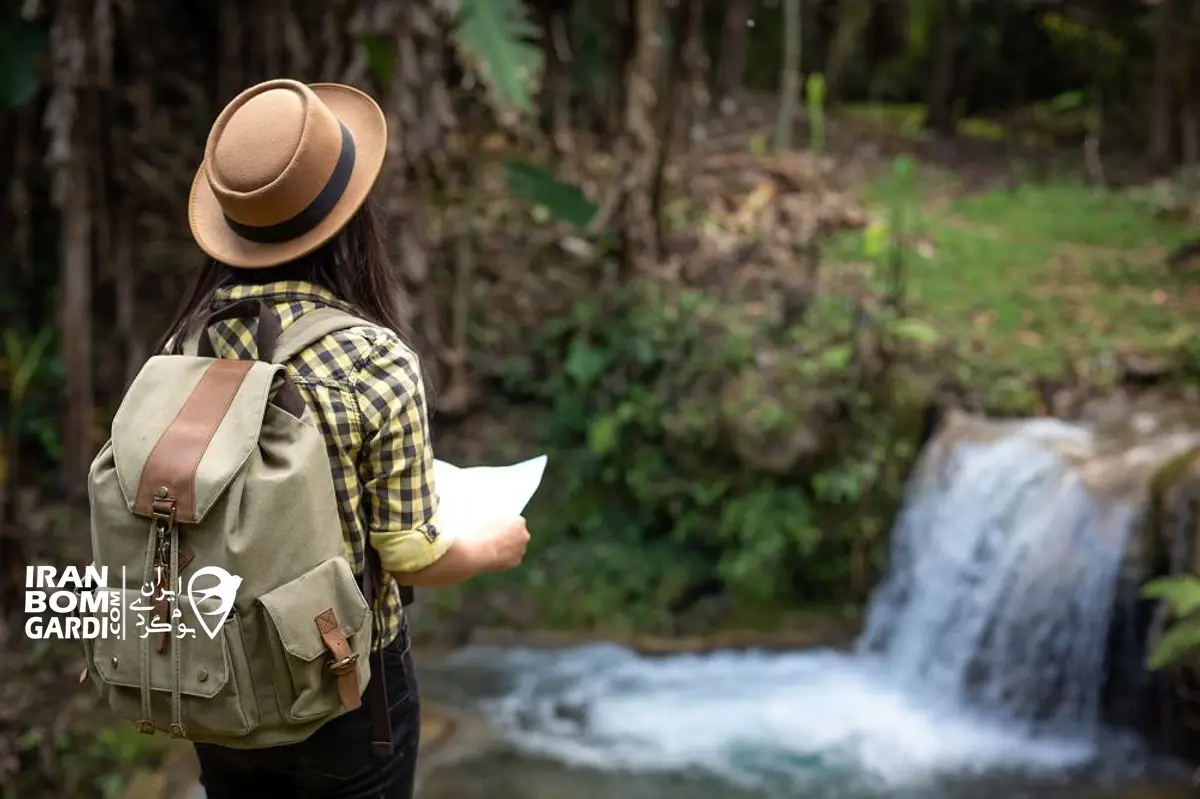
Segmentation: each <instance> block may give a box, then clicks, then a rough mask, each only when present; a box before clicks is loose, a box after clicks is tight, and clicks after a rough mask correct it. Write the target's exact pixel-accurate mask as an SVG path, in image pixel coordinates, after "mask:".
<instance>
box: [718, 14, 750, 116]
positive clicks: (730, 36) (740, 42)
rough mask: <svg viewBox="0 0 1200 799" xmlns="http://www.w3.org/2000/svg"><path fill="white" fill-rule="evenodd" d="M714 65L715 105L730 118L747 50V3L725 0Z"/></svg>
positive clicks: (735, 103)
mask: <svg viewBox="0 0 1200 799" xmlns="http://www.w3.org/2000/svg"><path fill="white" fill-rule="evenodd" d="M727 2H728V5H727V6H726V7H725V24H724V27H723V28H722V31H721V53H720V57H719V61H718V62H717V92H716V94H717V105H718V107H719V108H720V109H721V111H722V113H726V114H731V113H733V111H734V110H736V108H737V105H738V103H739V102H740V100H741V98H742V79H743V78H744V76H745V74H746V52H747V50H748V48H749V46H750V0H727Z"/></svg>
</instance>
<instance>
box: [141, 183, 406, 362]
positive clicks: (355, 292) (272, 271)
mask: <svg viewBox="0 0 1200 799" xmlns="http://www.w3.org/2000/svg"><path fill="white" fill-rule="evenodd" d="M381 227H382V225H381V223H380V221H379V219H378V213H377V212H376V210H375V208H374V206H373V205H372V204H371V202H370V201H368V202H366V203H364V204H363V206H362V208H360V209H359V211H358V213H356V214H355V215H354V216H353V217H351V219H350V221H349V222H347V223H346V226H345V227H344V228H342V230H341V231H340V232H339V233H338V234H337V235H336V236H334V237H333V238H332V239H330V240H329V241H328V242H326V243H325V244H324V245H322V246H321V247H320V248H319V249H317V250H314V251H313V252H312V253H310V254H308V255H305V256H304V257H302V258H300V259H298V260H295V261H292V262H291V263H286V264H282V265H280V266H275V267H270V268H268V269H235V268H234V267H232V266H228V265H226V264H223V263H221V262H220V261H216V260H213V259H211V258H209V259H208V260H207V261H206V262H205V263H204V265H203V266H202V267H201V268H200V271H199V273H198V274H197V275H196V276H195V278H194V279H193V280H192V283H191V285H190V286H189V287H188V289H187V291H186V293H185V294H184V297H183V301H182V302H181V303H180V304H179V308H178V309H177V310H176V311H175V318H174V319H173V320H172V321H171V324H170V325H169V326H168V327H167V330H166V332H165V333H164V334H163V337H162V340H161V341H159V343H158V347H157V349H156V352H162V351H163V350H164V349H165V348H166V346H167V343H168V342H170V340H171V338H172V337H174V336H177V335H179V334H180V333H181V332H182V331H186V330H188V329H190V328H191V327H192V326H193V325H195V324H196V323H197V322H199V321H200V318H201V317H202V316H203V315H205V314H206V313H207V312H208V309H209V305H210V304H211V302H212V298H213V293H214V292H215V291H216V290H217V288H218V287H220V286H222V285H224V284H227V283H231V282H244V283H263V282H274V281H277V280H304V281H308V282H310V283H314V284H316V285H318V286H320V287H321V288H324V289H325V290H327V291H329V292H330V293H331V294H333V295H334V296H335V297H337V298H338V299H339V300H341V301H342V302H344V303H346V304H347V305H349V306H350V307H352V308H353V309H354V310H355V311H357V312H358V313H359V314H361V315H362V316H363V318H365V319H368V320H370V321H372V322H374V323H376V324H378V325H381V326H383V327H388V328H391V329H392V330H394V331H395V332H396V333H397V334H398V335H399V336H400V337H401V338H402V339H404V340H405V341H406V342H411V340H412V337H411V335H410V331H409V329H408V325H407V324H405V322H404V319H403V317H402V316H401V314H400V310H399V302H400V298H401V291H402V289H401V286H400V281H399V280H398V279H397V278H396V272H395V270H394V269H393V268H392V266H391V264H390V263H389V261H388V257H387V248H386V246H385V245H384V241H383V236H382V231H381Z"/></svg>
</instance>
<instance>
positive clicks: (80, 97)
mask: <svg viewBox="0 0 1200 799" xmlns="http://www.w3.org/2000/svg"><path fill="white" fill-rule="evenodd" d="M91 5H92V3H89V2H86V0H67V1H66V2H64V3H63V4H62V6H61V7H60V8H59V10H58V13H57V14H56V15H55V20H54V26H53V29H52V33H51V52H52V53H53V54H54V86H55V92H54V96H53V97H52V98H51V101H50V104H49V106H48V107H47V109H46V127H47V128H48V129H49V130H50V131H51V136H52V141H51V144H50V151H49V153H48V154H47V162H48V165H49V166H50V168H51V170H52V171H53V174H54V185H53V200H54V204H55V206H56V207H57V208H58V210H59V213H60V215H61V219H62V237H61V239H60V258H61V261H60V282H59V285H60V286H61V289H62V295H61V301H60V305H59V323H60V329H61V333H62V339H61V353H62V360H63V370H64V372H65V373H66V378H65V390H64V392H63V393H64V423H63V477H64V484H65V486H66V489H67V494H68V496H69V497H70V498H71V499H75V500H79V499H82V498H83V497H85V496H87V483H86V480H85V478H86V476H87V472H88V464H89V462H90V461H91V458H92V402H93V396H92V391H93V390H92V329H91V327H92V326H91V304H92V224H91V221H92V220H91V215H90V209H91V199H90V198H91V185H90V184H91V181H90V175H89V171H90V170H89V166H90V164H89V160H90V158H89V155H90V151H89V144H88V142H89V134H90V133H92V131H90V130H88V129H87V128H88V126H87V121H88V119H89V115H88V113H87V111H88V107H87V106H88V103H87V99H88V98H87V86H86V82H85V81H86V78H85V76H86V75H87V74H88V70H89V68H91V67H92V66H93V64H91V63H90V59H91V54H92V47H91V43H90V41H89V39H88V36H87V32H88V31H89V30H90V28H91V19H90V17H91V14H88V13H87V12H88V9H89V7H90V6H91Z"/></svg>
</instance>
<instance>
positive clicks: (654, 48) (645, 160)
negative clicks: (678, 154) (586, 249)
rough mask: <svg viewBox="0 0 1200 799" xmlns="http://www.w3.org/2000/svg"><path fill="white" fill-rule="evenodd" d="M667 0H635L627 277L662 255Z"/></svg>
mask: <svg viewBox="0 0 1200 799" xmlns="http://www.w3.org/2000/svg"><path fill="white" fill-rule="evenodd" d="M661 18H662V0H634V25H635V29H636V32H637V36H636V39H635V44H634V48H633V59H632V60H631V61H630V65H629V72H628V75H627V80H626V87H627V91H626V96H625V116H624V125H625V130H624V139H625V148H624V149H625V158H626V160H625V165H624V166H625V169H624V170H623V175H622V178H623V179H624V180H625V181H626V187H627V188H626V191H625V192H624V202H623V203H622V207H621V221H620V226H621V238H622V245H623V246H622V248H621V249H622V259H621V265H622V272H623V275H622V277H623V278H624V279H628V278H629V277H631V276H632V275H633V274H635V273H637V272H648V271H650V270H651V269H652V268H653V267H654V266H655V265H656V264H657V263H658V260H659V250H658V241H659V235H658V230H657V228H658V225H657V220H658V213H657V210H656V209H655V207H654V186H653V183H654V167H655V164H656V156H657V153H658V147H659V146H666V144H665V143H661V144H660V142H659V140H658V131H657V130H655V127H654V111H655V108H656V107H657V106H658V103H659V98H658V93H657V84H658V78H659V74H658V73H659V68H660V63H661V60H662V37H661V36H660V35H659V21H660V19H661Z"/></svg>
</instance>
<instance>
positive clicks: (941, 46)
mask: <svg viewBox="0 0 1200 799" xmlns="http://www.w3.org/2000/svg"><path fill="white" fill-rule="evenodd" d="M938 12H939V13H938V20H937V35H936V38H935V45H934V46H935V47H936V50H935V51H934V57H933V68H932V71H931V73H930V78H929V89H928V93H927V95H926V100H925V111H926V115H925V126H926V127H927V128H929V129H930V130H933V131H935V132H937V133H941V134H944V135H947V136H949V135H953V134H954V123H955V119H954V62H955V60H956V56H957V54H958V46H959V44H958V42H959V34H960V24H961V19H960V14H959V8H958V0H940V2H939V4H938Z"/></svg>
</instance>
